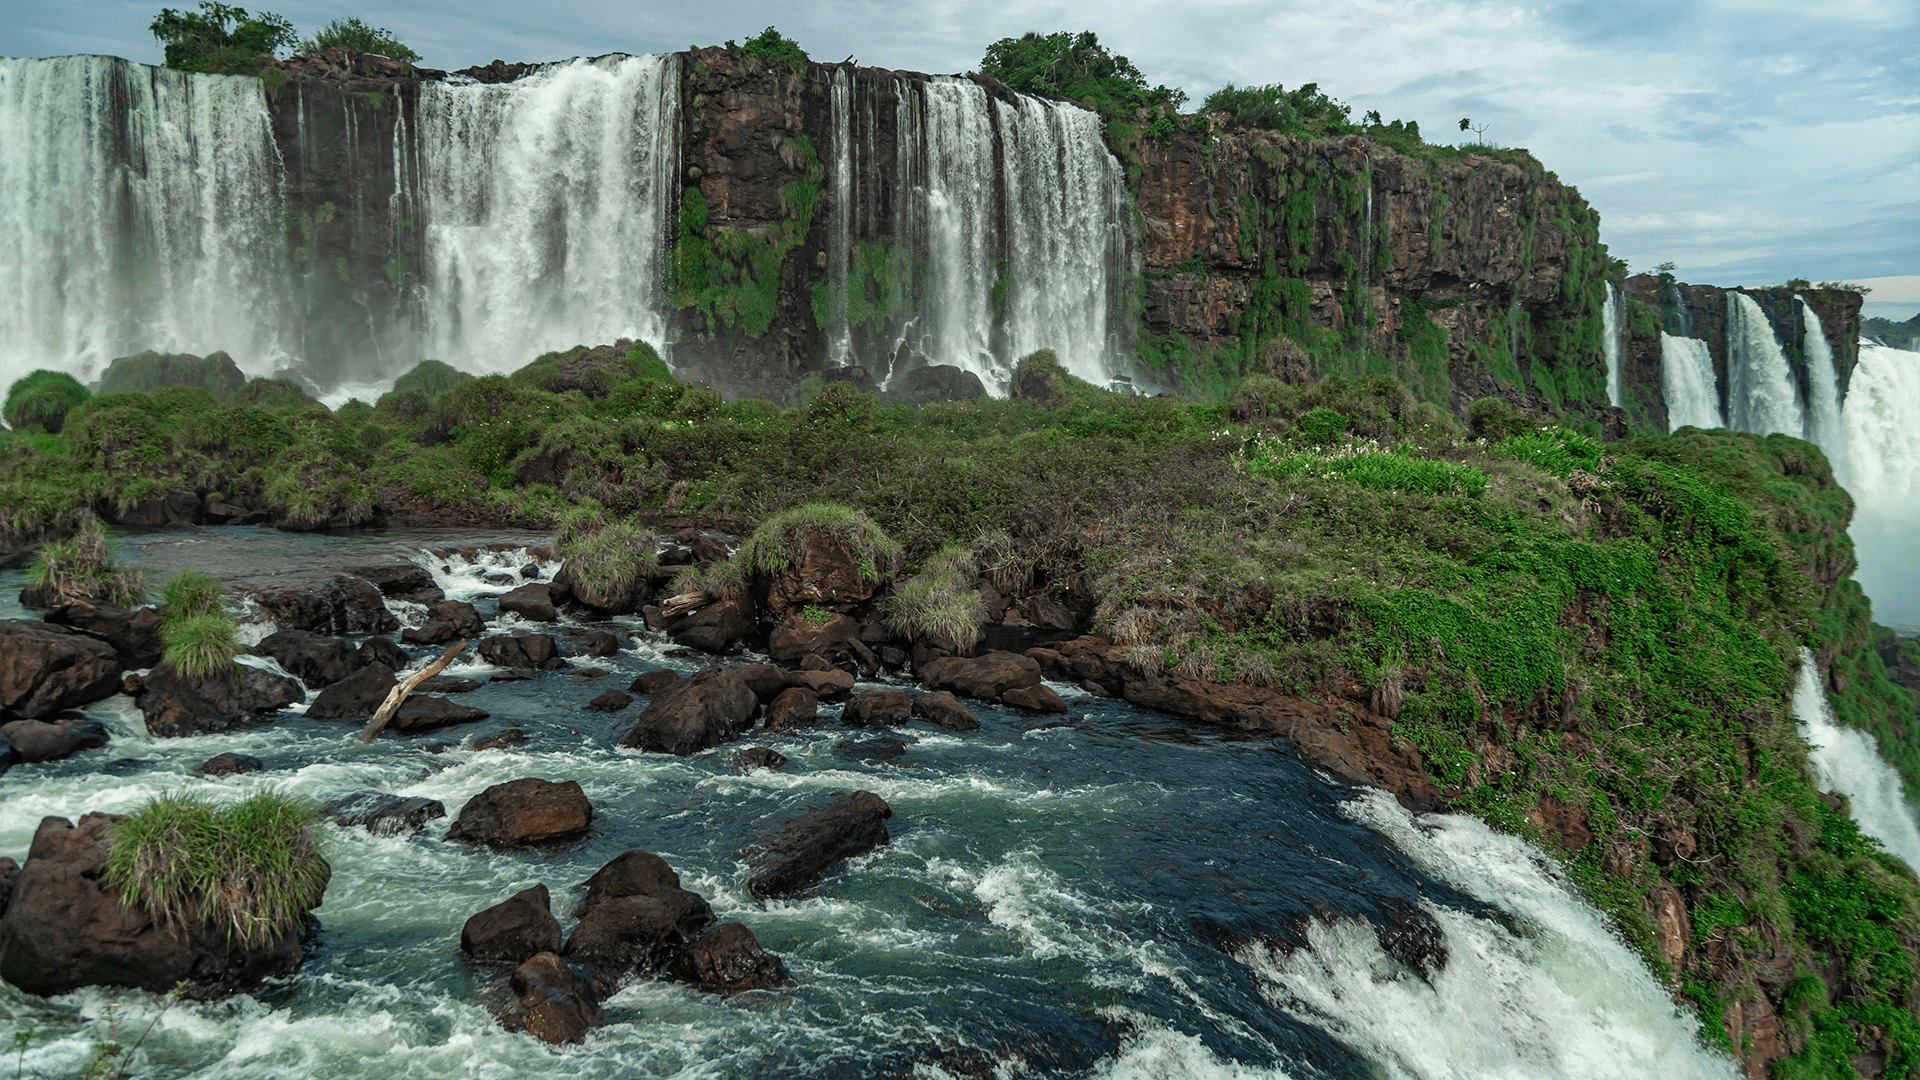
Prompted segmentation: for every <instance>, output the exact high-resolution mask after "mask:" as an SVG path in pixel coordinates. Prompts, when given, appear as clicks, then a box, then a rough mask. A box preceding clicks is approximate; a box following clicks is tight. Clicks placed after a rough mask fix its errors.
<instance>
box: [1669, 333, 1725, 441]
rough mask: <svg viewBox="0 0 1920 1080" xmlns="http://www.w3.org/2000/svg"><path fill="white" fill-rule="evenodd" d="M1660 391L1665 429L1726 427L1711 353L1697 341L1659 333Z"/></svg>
mask: <svg viewBox="0 0 1920 1080" xmlns="http://www.w3.org/2000/svg"><path fill="white" fill-rule="evenodd" d="M1660 383H1661V386H1660V389H1661V396H1662V397H1663V398H1664V399H1665V401H1666V403H1667V430H1668V431H1670V432H1671V431H1679V430H1680V429H1681V428H1683V427H1697V428H1717V427H1726V426H1727V423H1726V419H1725V417H1723V416H1722V415H1721V412H1720V389H1719V380H1718V379H1716V378H1715V377H1714V374H1713V354H1712V353H1711V352H1709V351H1708V350H1707V343H1706V342H1704V341H1701V340H1700V339H1699V338H1689V337H1675V336H1673V335H1672V334H1669V333H1666V332H1664V331H1662V332H1661V334H1660Z"/></svg>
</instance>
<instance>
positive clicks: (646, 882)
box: [580, 849, 712, 927]
mask: <svg viewBox="0 0 1920 1080" xmlns="http://www.w3.org/2000/svg"><path fill="white" fill-rule="evenodd" d="M580 890H581V892H583V893H584V894H585V895H583V896H582V897H581V899H580V910H581V911H582V912H584V911H585V910H586V909H588V908H590V907H592V906H593V905H595V904H598V903H600V902H601V901H604V900H612V899H614V898H616V897H621V896H668V895H672V894H675V893H678V892H683V891H685V890H683V889H681V887H680V875H679V874H677V873H675V872H674V869H673V867H672V866H670V865H668V864H667V860H665V859H663V858H661V857H660V856H658V855H655V854H653V853H652V852H650V851H640V850H638V849H634V850H631V851H623V852H621V853H620V854H618V855H615V856H614V857H613V858H611V859H608V860H607V862H606V865H604V866H602V867H601V868H600V869H598V870H595V871H594V872H593V876H592V877H590V878H588V879H587V880H585V881H583V882H581V883H580ZM688 895H691V896H696V897H697V895H698V894H693V893H689V894H688ZM711 921H712V920H711V919H709V920H708V922H711ZM700 925H701V926H702V927H704V926H706V925H707V923H704V922H703V923H701V924H700Z"/></svg>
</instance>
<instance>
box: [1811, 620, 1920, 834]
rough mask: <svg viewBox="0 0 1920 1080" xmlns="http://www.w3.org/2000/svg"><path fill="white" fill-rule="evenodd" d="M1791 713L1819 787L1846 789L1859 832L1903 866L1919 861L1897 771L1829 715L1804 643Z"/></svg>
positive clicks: (1869, 742) (1861, 735)
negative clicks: (1869, 837)
mask: <svg viewBox="0 0 1920 1080" xmlns="http://www.w3.org/2000/svg"><path fill="white" fill-rule="evenodd" d="M1793 715H1794V718H1795V719H1797V720H1798V721H1799V722H1800V736H1801V738H1803V739H1805V740H1806V741H1807V746H1808V748H1809V749H1810V750H1811V751H1812V753H1811V757H1812V760H1813V773H1814V780H1815V782H1816V783H1818V784H1819V786H1820V789H1821V790H1822V791H1831V792H1837V793H1839V794H1841V795H1845V796H1846V797H1847V801H1848V803H1850V804H1851V807H1852V810H1853V818H1854V820H1855V821H1858V822H1859V823H1860V829H1861V831H1862V832H1865V833H1866V834H1867V835H1869V836H1871V837H1873V838H1874V839H1875V840H1878V841H1880V843H1882V844H1883V845H1885V846H1886V849H1887V850H1888V851H1890V852H1892V853H1894V854H1895V855H1898V856H1900V857H1901V858H1902V859H1905V860H1906V861H1907V865H1908V866H1913V867H1920V827H1916V826H1915V824H1914V817H1913V808H1912V806H1910V805H1909V804H1908V802H1907V798H1906V795H1905V793H1904V790H1903V788H1902V785H1901V782H1900V774H1899V773H1896V772H1894V771H1893V766H1891V765H1888V764H1887V763H1886V762H1885V761H1884V760H1882V759H1881V757H1880V752H1879V751H1878V750H1877V749H1876V748H1875V747H1874V743H1873V737H1872V736H1870V735H1868V734H1867V733H1866V732H1864V731H1856V730H1854V729H1853V728H1845V727H1841V726H1840V724H1839V722H1838V721H1836V720H1835V719H1834V717H1833V710H1832V708H1831V707H1830V706H1829V705H1828V704H1827V692H1826V690H1825V689H1823V688H1822V687H1821V685H1820V671H1819V669H1818V668H1817V667H1815V665H1814V659H1813V652H1812V650H1810V649H1808V648H1807V647H1806V646H1804V645H1803V646H1801V647H1800V682H1799V685H1798V686H1796V687H1795V688H1794V691H1793Z"/></svg>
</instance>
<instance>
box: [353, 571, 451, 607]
mask: <svg viewBox="0 0 1920 1080" xmlns="http://www.w3.org/2000/svg"><path fill="white" fill-rule="evenodd" d="M347 573H349V574H352V575H353V576H354V577H357V578H360V579H361V580H363V581H365V582H367V583H369V584H371V585H372V586H373V587H374V588H376V589H379V590H380V595H382V596H391V597H393V598H395V599H397V600H411V601H413V602H414V603H416V604H437V603H439V602H440V601H442V600H445V599H446V598H447V597H446V594H445V593H443V592H441V591H440V586H438V585H436V584H434V581H433V575H432V574H430V573H428V572H427V568H426V567H424V566H421V565H420V564H419V563H416V562H391V563H381V564H379V565H377V566H349V567H347Z"/></svg>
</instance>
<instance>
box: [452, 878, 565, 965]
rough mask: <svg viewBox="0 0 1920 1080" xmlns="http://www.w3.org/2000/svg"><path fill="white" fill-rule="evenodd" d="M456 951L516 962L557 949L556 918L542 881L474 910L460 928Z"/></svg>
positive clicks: (479, 958) (553, 951) (557, 950)
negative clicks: (481, 909) (495, 902)
mask: <svg viewBox="0 0 1920 1080" xmlns="http://www.w3.org/2000/svg"><path fill="white" fill-rule="evenodd" d="M460 951H461V952H463V953H465V954H467V955H468V956H470V957H473V958H474V959H475V960H504V961H507V962H509V963H513V964H518V963H520V962H522V961H524V960H527V959H530V958H532V957H534V956H536V955H538V954H540V953H543V952H545V953H556V952H559V951H560V920H558V919H556V918H554V917H553V911H552V898H551V897H550V896H548V894H547V887H546V886H545V885H535V886H533V887H531V888H528V889H523V890H521V891H520V892H517V893H515V894H513V895H512V896H509V897H507V898H506V899H505V900H502V901H501V902H499V903H498V904H495V905H494V906H492V907H490V908H488V909H486V910H485V911H481V912H478V913H477V914H475V915H474V916H473V917H472V918H470V919H468V920H467V922H466V925H464V926H462V927H461V928H460Z"/></svg>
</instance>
